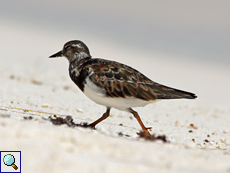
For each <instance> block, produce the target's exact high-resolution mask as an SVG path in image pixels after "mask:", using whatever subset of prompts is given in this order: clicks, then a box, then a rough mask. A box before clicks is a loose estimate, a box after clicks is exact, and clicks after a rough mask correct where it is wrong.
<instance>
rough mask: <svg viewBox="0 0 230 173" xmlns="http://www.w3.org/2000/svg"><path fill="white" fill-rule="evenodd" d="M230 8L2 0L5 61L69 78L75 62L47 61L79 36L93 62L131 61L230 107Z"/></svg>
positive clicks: (195, 2) (222, 4) (0, 45)
mask: <svg viewBox="0 0 230 173" xmlns="http://www.w3.org/2000/svg"><path fill="white" fill-rule="evenodd" d="M229 7H230V1H228V0H226V1H224V0H220V1H215V0H209V1H200V0H192V1H179V0H174V1H155V0H146V1H138V0H126V1H121V0H117V1H107V0H100V1H94V0H88V1H78V0H33V1H31V0H21V1H12V0H2V1H1V2H0V21H1V23H0V25H1V27H0V31H1V32H0V38H1V41H0V50H1V57H0V59H1V63H3V64H5V65H6V66H7V64H8V65H10V64H12V63H13V64H16V65H18V66H21V69H26V70H25V71H26V72H25V73H31V74H33V75H35V73H36V75H38V76H39V75H41V74H45V73H46V74H48V73H51V71H52V72H55V73H58V74H59V73H64V74H66V77H68V73H67V68H68V62H67V61H66V60H64V59H63V60H61V59H60V60H58V61H57V60H56V61H55V60H53V59H52V60H51V59H48V56H50V55H52V54H53V53H56V52H57V51H59V50H61V49H62V46H63V45H64V43H65V42H67V41H69V40H74V39H79V40H82V41H83V42H85V43H86V45H88V47H89V49H90V52H91V55H92V56H93V57H101V58H105V59H111V60H115V61H120V62H122V63H125V64H129V65H130V66H133V67H135V68H136V69H138V70H140V71H141V72H143V73H144V74H146V75H147V76H148V77H150V78H151V79H153V80H154V81H157V82H159V83H162V84H165V85H169V86H172V87H176V88H179V89H184V90H188V91H192V92H195V93H197V95H198V96H199V97H200V98H201V100H202V98H206V99H205V101H210V100H215V101H216V102H218V103H219V104H222V103H223V104H224V103H225V104H226V103H227V104H229V103H230V92H229V88H230V48H229V47H230V10H229ZM7 67H8V66H7ZM15 69H16V68H12V69H10V70H11V71H12V73H17V71H16V70H15ZM19 69H20V67H19ZM14 70H15V71H14ZM55 70H56V71H55ZM35 71H36V72H35ZM223 98H224V99H225V100H223ZM220 102H221V103H220Z"/></svg>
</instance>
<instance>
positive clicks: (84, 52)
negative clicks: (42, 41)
mask: <svg viewBox="0 0 230 173" xmlns="http://www.w3.org/2000/svg"><path fill="white" fill-rule="evenodd" d="M56 57H66V58H67V59H68V60H69V75H70V77H71V79H72V81H73V82H74V83H75V84H76V85H77V86H78V87H79V88H80V89H81V91H82V92H83V93H84V94H85V95H86V96H87V97H89V98H90V99H91V100H93V101H94V102H96V103H98V104H100V105H104V106H106V108H107V110H106V112H105V113H104V114H103V115H102V116H101V117H100V118H99V119H98V120H96V121H94V122H93V123H91V124H89V125H88V126H89V127H92V128H95V126H96V125H97V124H98V123H100V122H101V121H103V120H104V119H106V118H107V117H108V116H109V113H110V109H111V108H112V107H113V108H116V109H119V110H122V111H127V112H130V113H132V114H133V115H134V117H135V118H136V119H137V121H138V123H139V124H140V126H141V128H142V130H143V131H144V133H145V134H146V135H150V133H149V131H148V129H150V128H146V127H145V125H144V124H143V122H142V120H141V118H140V117H139V115H138V113H137V112H136V111H134V110H133V109H132V107H139V106H145V105H147V104H149V103H152V102H154V101H156V100H158V99H182V98H185V99H195V98H197V96H196V95H195V94H193V93H190V92H187V91H182V90H178V89H174V88H170V87H167V86H164V85H161V84H159V83H156V82H153V81H152V80H150V79H149V78H148V77H146V76H145V75H143V74H142V73H140V72H139V71H137V70H135V69H134V68H132V67H130V66H127V65H124V64H121V63H119V62H115V61H109V60H105V59H100V58H92V57H91V55H90V52H89V49H88V47H87V46H86V45H85V44H84V43H83V42H82V41H79V40H74V41H69V42H67V43H66V44H65V45H64V47H63V49H62V50H61V51H59V52H57V53H55V54H54V55H51V56H50V57H49V58H56Z"/></svg>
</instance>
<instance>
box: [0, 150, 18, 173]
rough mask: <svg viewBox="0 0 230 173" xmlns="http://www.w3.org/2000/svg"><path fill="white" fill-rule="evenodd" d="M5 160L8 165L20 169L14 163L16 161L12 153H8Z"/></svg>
mask: <svg viewBox="0 0 230 173" xmlns="http://www.w3.org/2000/svg"><path fill="white" fill-rule="evenodd" d="M3 162H4V164H5V165H7V166H12V167H13V168H14V169H15V170H17V169H18V167H17V166H16V165H15V164H14V163H15V158H14V156H13V155H12V154H7V155H5V156H4V158H3Z"/></svg>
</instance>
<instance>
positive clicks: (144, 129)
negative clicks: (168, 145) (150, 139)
mask: <svg viewBox="0 0 230 173" xmlns="http://www.w3.org/2000/svg"><path fill="white" fill-rule="evenodd" d="M129 112H130V113H132V114H133V116H134V117H135V118H136V119H137V121H138V123H139V124H140V126H141V128H142V130H143V131H144V132H145V135H146V136H149V135H150V133H149V131H148V129H151V128H146V127H145V125H144V124H143V122H142V121H141V118H140V116H139V115H138V113H137V112H136V111H134V110H132V109H131V108H130V109H129Z"/></svg>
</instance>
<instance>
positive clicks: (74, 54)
mask: <svg viewBox="0 0 230 173" xmlns="http://www.w3.org/2000/svg"><path fill="white" fill-rule="evenodd" d="M57 57H66V58H67V59H68V60H69V62H70V63H71V62H73V61H75V60H77V61H79V60H81V59H84V58H90V57H91V55H90V52H89V49H88V47H87V46H86V45H85V44H84V43H83V42H82V41H79V40H73V41H69V42H67V43H66V44H65V45H64V46H63V49H62V50H61V51H59V52H57V53H55V54H53V55H51V56H50V57H49V58H57Z"/></svg>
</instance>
